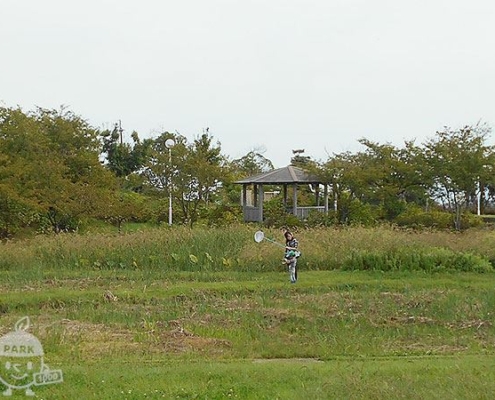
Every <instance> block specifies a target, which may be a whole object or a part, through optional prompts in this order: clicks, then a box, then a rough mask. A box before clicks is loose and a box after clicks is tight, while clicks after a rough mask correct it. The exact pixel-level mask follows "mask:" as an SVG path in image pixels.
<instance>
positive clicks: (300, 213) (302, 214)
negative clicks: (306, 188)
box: [289, 206, 325, 219]
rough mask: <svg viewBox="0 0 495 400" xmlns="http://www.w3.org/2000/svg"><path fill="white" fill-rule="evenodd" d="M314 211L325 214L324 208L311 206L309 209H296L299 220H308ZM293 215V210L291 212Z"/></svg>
mask: <svg viewBox="0 0 495 400" xmlns="http://www.w3.org/2000/svg"><path fill="white" fill-rule="evenodd" d="M312 211H318V212H325V207H324V206H309V207H297V208H296V216H297V218H299V219H306V218H308V216H309V214H310V213H311V212H312ZM289 212H291V213H292V209H290V210H289Z"/></svg>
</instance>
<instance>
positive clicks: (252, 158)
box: [230, 149, 273, 178]
mask: <svg viewBox="0 0 495 400" xmlns="http://www.w3.org/2000/svg"><path fill="white" fill-rule="evenodd" d="M230 169H231V171H232V172H233V173H234V174H235V175H237V176H238V177H239V178H245V177H248V176H253V175H257V174H262V173H264V172H268V171H271V170H272V169H273V163H272V162H271V161H270V160H269V159H268V158H266V157H265V156H264V155H263V152H262V151H260V150H256V149H255V150H251V151H250V152H248V153H247V154H246V155H244V156H242V157H241V158H238V159H235V160H233V161H232V162H230Z"/></svg>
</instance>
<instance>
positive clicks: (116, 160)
mask: <svg viewBox="0 0 495 400" xmlns="http://www.w3.org/2000/svg"><path fill="white" fill-rule="evenodd" d="M122 132H123V129H122V127H121V126H120V124H119V125H117V124H115V127H114V129H113V130H112V131H109V130H105V131H103V132H102V133H101V137H102V139H103V152H105V153H106V161H107V167H108V168H109V169H110V170H111V171H112V172H114V173H115V175H116V176H117V177H119V178H122V177H127V176H129V175H130V174H132V173H134V172H137V171H139V170H140V169H141V168H142V166H143V165H144V163H145V162H146V159H147V155H148V153H149V151H150V147H151V144H152V140H151V139H147V140H144V141H142V142H141V140H140V139H139V134H138V133H137V132H136V131H133V132H132V134H131V138H132V141H133V143H132V146H131V145H130V144H129V143H125V142H124V141H123V138H122Z"/></svg>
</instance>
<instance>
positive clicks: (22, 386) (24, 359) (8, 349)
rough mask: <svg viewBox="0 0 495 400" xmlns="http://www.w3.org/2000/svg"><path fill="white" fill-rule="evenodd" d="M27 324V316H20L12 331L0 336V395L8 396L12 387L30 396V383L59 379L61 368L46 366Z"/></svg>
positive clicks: (49, 382)
mask: <svg viewBox="0 0 495 400" xmlns="http://www.w3.org/2000/svg"><path fill="white" fill-rule="evenodd" d="M29 326H30V321H29V317H24V318H21V319H20V320H19V321H17V323H16V324H15V330H14V331H12V332H8V333H7V334H5V335H4V336H2V337H0V382H1V383H3V384H4V385H5V387H6V389H5V390H4V391H3V392H2V394H3V396H12V391H13V389H15V390H24V393H25V394H26V396H34V395H35V393H34V391H33V389H32V387H33V386H41V385H48V384H52V383H60V382H63V375H62V371H61V370H50V368H49V367H48V365H46V364H45V363H44V360H43V356H44V352H43V346H42V345H41V343H40V341H39V340H38V339H37V338H36V337H35V336H33V335H32V334H30V333H28V332H27V330H28V329H29ZM0 386H1V385H0Z"/></svg>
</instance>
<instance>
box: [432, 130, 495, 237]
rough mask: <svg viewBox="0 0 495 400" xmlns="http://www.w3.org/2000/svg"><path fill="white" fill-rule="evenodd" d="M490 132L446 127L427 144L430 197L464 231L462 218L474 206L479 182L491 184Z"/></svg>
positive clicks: (491, 148) (457, 227) (491, 153)
mask: <svg viewBox="0 0 495 400" xmlns="http://www.w3.org/2000/svg"><path fill="white" fill-rule="evenodd" d="M490 132H491V129H490V128H489V127H488V126H487V125H486V124H481V123H478V124H476V125H466V126H464V127H463V128H460V129H452V128H449V127H445V128H444V130H443V131H439V132H437V134H436V137H434V138H432V139H430V140H428V141H427V142H426V143H425V150H424V159H425V165H426V167H427V171H426V174H425V175H426V176H428V177H429V178H430V179H431V182H432V185H431V187H430V194H431V196H432V197H433V198H434V199H436V200H437V201H439V202H441V204H443V206H444V207H445V208H446V209H448V210H450V211H452V212H453V214H454V226H455V228H456V229H458V230H459V229H461V215H462V212H463V210H465V209H466V208H467V207H468V206H469V205H470V204H473V202H474V199H475V198H476V195H477V193H478V187H479V183H480V182H487V181H489V180H490V178H491V177H490V175H489V171H490V170H491V168H490V167H491V166H493V151H494V146H489V145H487V144H486V140H487V137H488V135H489V133H490Z"/></svg>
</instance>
